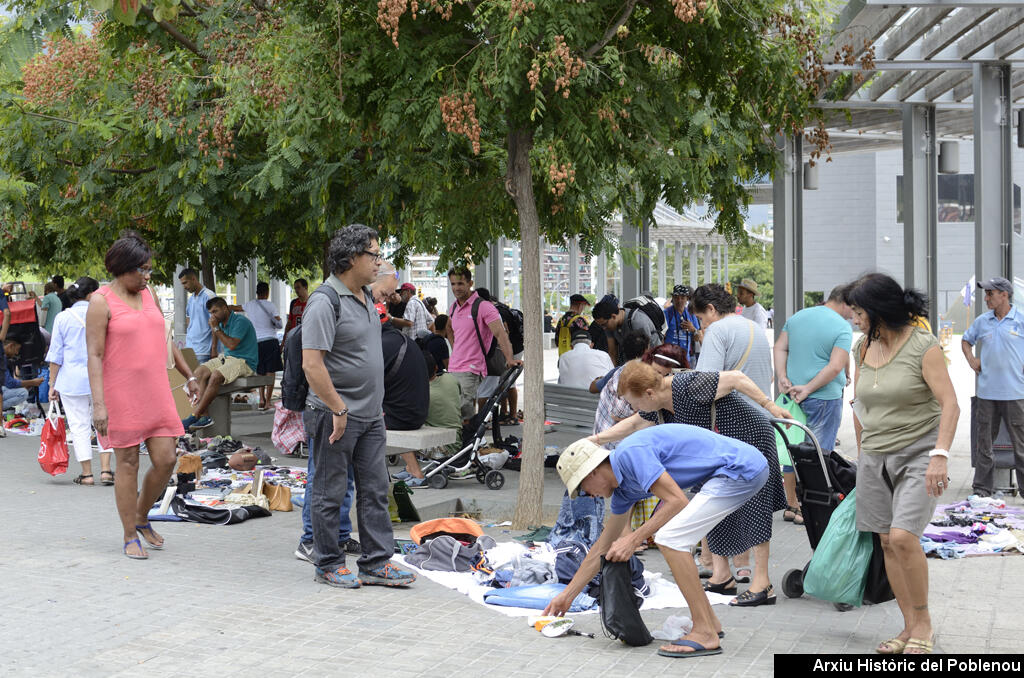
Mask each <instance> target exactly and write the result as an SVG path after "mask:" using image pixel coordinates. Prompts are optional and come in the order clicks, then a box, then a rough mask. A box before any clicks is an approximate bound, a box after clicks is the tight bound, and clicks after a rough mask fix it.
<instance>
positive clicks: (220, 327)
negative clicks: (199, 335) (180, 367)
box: [181, 297, 259, 431]
mask: <svg viewBox="0 0 1024 678" xmlns="http://www.w3.org/2000/svg"><path fill="white" fill-rule="evenodd" d="M206 309H207V310H208V311H209V312H210V329H211V330H212V332H213V338H214V339H215V340H217V341H219V342H220V343H222V344H223V345H224V349H225V350H224V353H223V354H222V355H219V356H217V357H216V358H210V359H209V360H207V361H206V362H205V363H203V364H202V365H200V366H199V367H198V368H196V370H195V377H196V379H197V380H198V381H199V400H198V401H196V404H195V406H194V407H193V408H192V414H190V415H189V416H187V417H185V418H184V419H182V421H181V423H182V425H183V426H184V427H185V430H186V431H188V430H189V429H192V428H205V427H207V426H209V425H211V424H212V423H213V419H211V418H210V417H208V416H206V408H208V407H209V406H210V403H212V402H213V399H214V398H216V397H217V391H218V389H220V387H221V386H222V385H224V384H230V383H231V382H233V381H235V380H236V379H238V378H240V377H248V376H251V375H253V374H255V373H256V363H257V357H258V355H259V349H258V347H257V343H256V329H255V328H254V327H253V325H252V322H251V321H250V320H249V319H248V318H246V317H245V316H244V315H242V314H240V313H235V312H234V311H232V310H230V309H229V308H228V304H227V302H226V301H224V299H223V298H221V297H214V298H213V299H210V300H209V301H208V302H206Z"/></svg>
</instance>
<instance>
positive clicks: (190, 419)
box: [181, 414, 196, 431]
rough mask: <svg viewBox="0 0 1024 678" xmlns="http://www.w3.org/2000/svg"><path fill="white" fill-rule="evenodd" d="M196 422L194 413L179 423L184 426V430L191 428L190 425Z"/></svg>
mask: <svg viewBox="0 0 1024 678" xmlns="http://www.w3.org/2000/svg"><path fill="white" fill-rule="evenodd" d="M195 423H196V415H194V414H190V415H188V416H187V417H185V418H184V419H182V420H181V425H182V426H184V427H185V430H186V431H187V430H189V429H190V428H192V425H193V424H195Z"/></svg>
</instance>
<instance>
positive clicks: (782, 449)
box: [773, 393, 807, 466]
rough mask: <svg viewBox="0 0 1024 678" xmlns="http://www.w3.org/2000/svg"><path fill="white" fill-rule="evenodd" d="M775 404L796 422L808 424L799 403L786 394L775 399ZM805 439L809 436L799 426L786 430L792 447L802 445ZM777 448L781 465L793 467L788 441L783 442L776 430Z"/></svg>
mask: <svg viewBox="0 0 1024 678" xmlns="http://www.w3.org/2000/svg"><path fill="white" fill-rule="evenodd" d="M775 404H776V405H778V406H779V407H781V408H782V409H784V410H786V411H787V412H789V413H790V414H792V415H793V419H794V421H798V422H800V423H801V424H806V423H807V415H806V414H804V411H803V410H802V409H800V406H799V405H798V404H797V402H796V401H795V400H793V399H792V398H790V397H789V396H788V395H786V394H785V393H782V394H780V395H779V397H778V398H776V399H775ZM773 428H774V427H773ZM805 437H807V434H806V433H804V430H803V429H802V428H800V427H799V426H790V427H788V428H786V438H787V439H788V440H789V444H790V445H796V444H797V443H802V442H803V441H804V438H805ZM775 448H776V450H778V454H779V463H780V464H781V465H783V466H792V465H793V460H792V459H791V458H790V456H789V448H787V447H786V441H785V440H783V438H782V434H781V433H779V429H775Z"/></svg>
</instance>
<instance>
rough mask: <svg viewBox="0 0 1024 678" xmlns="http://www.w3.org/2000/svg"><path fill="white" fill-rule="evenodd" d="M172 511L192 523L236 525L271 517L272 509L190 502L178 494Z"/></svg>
mask: <svg viewBox="0 0 1024 678" xmlns="http://www.w3.org/2000/svg"><path fill="white" fill-rule="evenodd" d="M171 512H172V513H173V514H174V515H176V516H178V517H179V518H181V519H182V520H185V521H188V522H190V523H204V524H206V525H234V524H235V523H241V522H243V521H246V520H249V519H250V518H269V517H270V511H269V510H267V509H265V508H263V507H262V506H255V505H253V506H231V507H230V508H229V507H228V506H227V505H221V506H206V505H205V504H190V503H187V502H185V500H183V499H182V498H181V497H179V496H177V495H175V497H174V498H173V499H171Z"/></svg>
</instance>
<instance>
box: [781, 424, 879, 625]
mask: <svg viewBox="0 0 1024 678" xmlns="http://www.w3.org/2000/svg"><path fill="white" fill-rule="evenodd" d="M772 424H773V425H774V426H775V429H776V430H777V431H778V432H779V434H780V435H781V436H782V439H783V440H784V441H785V443H786V448H787V449H788V450H789V455H790V458H791V459H792V460H793V473H794V474H795V475H796V496H797V499H798V500H799V501H800V505H801V507H802V508H803V514H804V527H805V528H807V540H808V541H809V542H810V544H811V548H812V549H816V548H817V547H818V542H819V541H821V537H822V535H824V534H825V528H827V527H828V521H829V519H830V518H831V517H832V512H833V511H835V510H836V507H837V506H839V503H840V502H841V501H843V499H845V498H846V495H847V494H848V493H849V492H851V491H853V488H854V487H856V486H857V465H856V464H854V463H853V462H851V461H848V460H847V459H846V458H844V457H843V456H842V455H840V454H839V453H838V452H834V451H833V452H829V454H828V456H826V455H825V453H824V452H822V449H821V446H820V445H819V444H818V440H817V438H815V437H814V434H813V433H812V432H811V430H810V429H809V428H807V426H805V425H804V424H801V423H799V422H796V421H793V420H791V419H772ZM785 424H789V425H791V426H797V427H799V428H801V429H803V431H804V433H805V435H806V440H804V441H803V442H802V443H797V444H792V443H790V442H789V438H788V437H787V436H786V428H787V427H786V426H785ZM808 564H809V563H808ZM806 572H807V565H804V567H803V569H802V570H796V569H794V570H789V571H788V572H786V574H785V576H784V577H783V579H782V592H783V593H784V594H785V595H786V597H787V598H799V597H800V596H802V595H803V594H804V574H806ZM892 598H893V594H892V589H891V588H890V587H889V580H888V579H887V578H886V576H885V563H884V561H883V559H882V547H881V543H880V542H879V540H878V535H875V536H874V555H873V556H872V558H871V565H870V567H869V571H868V584H867V587H866V588H865V591H864V602H867V603H881V602H885V601H886V600H892ZM835 607H836V609H837V610H840V611H846V610H849V609H851V607H850V606H849V605H845V604H843V603H835Z"/></svg>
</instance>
